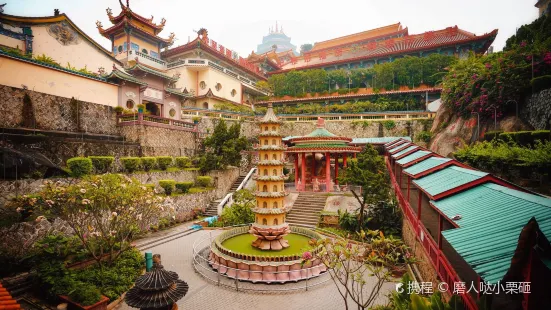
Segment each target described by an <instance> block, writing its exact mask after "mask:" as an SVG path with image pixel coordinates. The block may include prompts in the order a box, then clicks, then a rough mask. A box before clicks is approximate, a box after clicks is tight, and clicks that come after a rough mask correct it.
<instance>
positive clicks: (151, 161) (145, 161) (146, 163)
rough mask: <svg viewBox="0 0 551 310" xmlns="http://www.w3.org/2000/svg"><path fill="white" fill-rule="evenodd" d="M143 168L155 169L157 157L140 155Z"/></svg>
mask: <svg viewBox="0 0 551 310" xmlns="http://www.w3.org/2000/svg"><path fill="white" fill-rule="evenodd" d="M141 162H142V167H143V170H145V171H149V170H152V169H155V167H156V166H157V158H155V157H142V158H141Z"/></svg>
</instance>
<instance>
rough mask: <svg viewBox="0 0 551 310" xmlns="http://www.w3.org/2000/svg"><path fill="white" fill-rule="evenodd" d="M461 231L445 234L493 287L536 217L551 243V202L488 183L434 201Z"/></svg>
mask: <svg viewBox="0 0 551 310" xmlns="http://www.w3.org/2000/svg"><path fill="white" fill-rule="evenodd" d="M432 203H433V205H434V206H435V207H436V208H438V209H439V210H441V211H442V213H443V214H445V215H446V216H448V217H450V218H451V217H454V216H455V215H460V216H461V219H460V220H457V221H455V222H456V223H457V224H458V225H459V226H460V228H456V229H450V230H446V231H444V232H442V234H443V236H444V237H445V238H446V240H448V242H449V243H450V244H451V246H452V247H453V248H454V249H455V250H456V251H457V253H459V255H461V256H462V257H463V258H464V259H465V261H466V262H467V263H468V264H469V265H470V266H471V267H472V268H473V269H474V270H475V271H476V272H477V273H478V274H479V275H480V276H481V277H482V279H483V280H485V281H486V282H490V283H496V282H497V281H499V280H501V279H503V276H504V275H505V273H506V272H507V270H508V269H509V267H510V265H511V258H512V257H513V254H514V251H515V249H516V248H517V245H518V238H519V235H520V232H521V230H522V228H523V227H524V226H525V225H526V224H527V223H528V221H529V220H530V219H531V218H532V217H535V218H536V220H537V221H538V224H539V226H540V230H541V231H542V232H543V233H544V234H545V236H546V237H547V239H551V199H548V198H545V197H541V196H537V195H532V194H528V193H524V192H521V191H518V190H514V189H510V188H507V187H504V186H501V185H497V184H493V183H487V184H483V185H479V186H476V187H474V188H472V189H469V190H467V191H464V192H462V193H458V194H456V195H453V196H450V197H447V198H444V199H442V200H440V201H432Z"/></svg>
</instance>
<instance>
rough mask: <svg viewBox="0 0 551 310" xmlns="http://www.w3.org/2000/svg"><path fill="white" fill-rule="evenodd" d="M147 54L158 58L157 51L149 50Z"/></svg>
mask: <svg viewBox="0 0 551 310" xmlns="http://www.w3.org/2000/svg"><path fill="white" fill-rule="evenodd" d="M149 56H151V57H154V58H157V59H159V53H157V52H155V51H149Z"/></svg>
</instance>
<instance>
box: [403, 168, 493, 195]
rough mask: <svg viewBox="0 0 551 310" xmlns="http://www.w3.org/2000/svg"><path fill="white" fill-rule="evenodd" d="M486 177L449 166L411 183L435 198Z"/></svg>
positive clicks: (472, 171)
mask: <svg viewBox="0 0 551 310" xmlns="http://www.w3.org/2000/svg"><path fill="white" fill-rule="evenodd" d="M487 175H488V173H486V172H482V171H478V170H472V169H466V168H461V167H457V166H451V167H447V168H445V169H443V170H440V171H436V172H434V173H432V174H429V175H427V176H424V177H422V178H420V179H418V180H415V181H413V183H414V184H415V185H417V186H419V187H420V188H422V189H423V190H424V191H425V192H427V193H428V194H429V195H431V196H435V195H438V194H441V193H443V192H446V191H449V190H450V189H454V188H456V187H458V186H462V185H465V184H467V183H470V182H473V181H476V180H478V179H480V178H483V177H485V176H487Z"/></svg>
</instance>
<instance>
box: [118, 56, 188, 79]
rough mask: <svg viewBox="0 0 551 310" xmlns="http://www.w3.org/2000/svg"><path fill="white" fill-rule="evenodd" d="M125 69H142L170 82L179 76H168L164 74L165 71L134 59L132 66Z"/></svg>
mask: <svg viewBox="0 0 551 310" xmlns="http://www.w3.org/2000/svg"><path fill="white" fill-rule="evenodd" d="M127 70H128V71H142V72H146V73H150V74H153V75H155V76H158V77H160V78H163V79H165V80H168V81H171V82H175V81H178V79H179V76H170V75H168V74H166V73H165V71H162V70H159V69H155V68H152V67H149V66H147V65H144V64H142V63H140V62H138V61H137V60H136V63H135V64H134V65H133V66H132V67H130V68H128V69H127Z"/></svg>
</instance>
